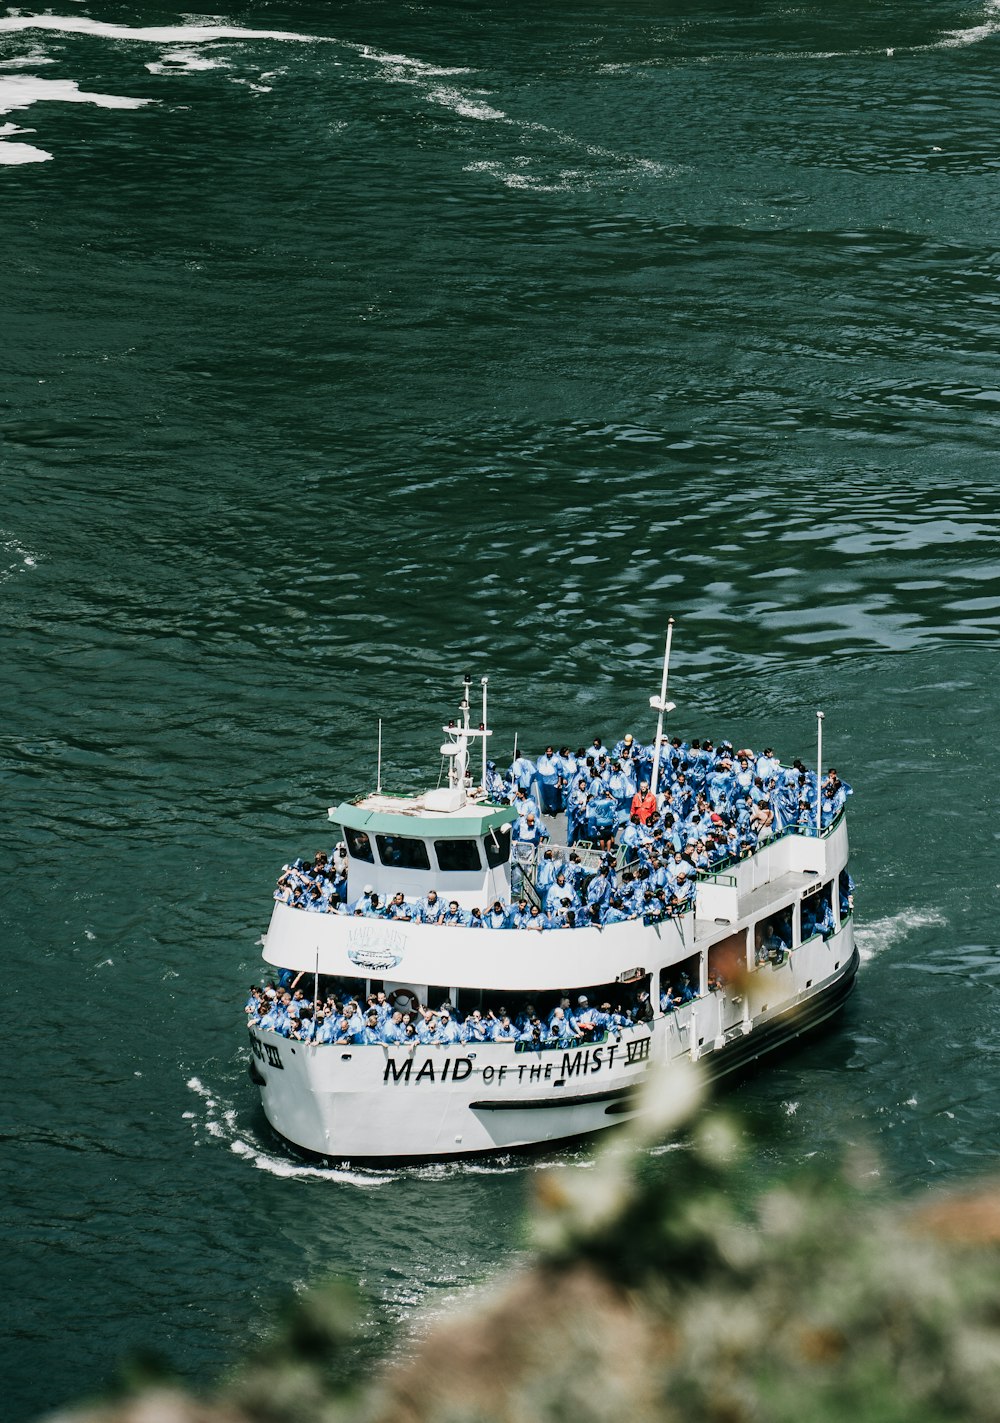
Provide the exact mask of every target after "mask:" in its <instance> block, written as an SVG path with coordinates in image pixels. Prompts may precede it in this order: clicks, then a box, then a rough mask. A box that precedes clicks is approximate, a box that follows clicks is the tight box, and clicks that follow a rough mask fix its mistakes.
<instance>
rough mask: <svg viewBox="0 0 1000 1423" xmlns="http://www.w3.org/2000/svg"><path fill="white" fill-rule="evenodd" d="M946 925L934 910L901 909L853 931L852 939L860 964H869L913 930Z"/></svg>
mask: <svg viewBox="0 0 1000 1423" xmlns="http://www.w3.org/2000/svg"><path fill="white" fill-rule="evenodd" d="M946 923H947V920H946V919H945V917H944V915H943V914H941V913H939V912H938V910H936V909H901V910H900V911H899V913H898V914H890V915H887V916H886V918H884V919H872V920H870V921H869V922H868V923H867V924H863V925H861V926H859V927H858V928H856V929H855V931H854V937H855V940H856V942H857V945H858V953H859V954H860V957H861V962H862V963H869V962H870V961H871V960H872V959H873V958H875V957H876V956H877V955H878V954H880V953H882V952H883V950H885V949H887V948H889V947H890V946H891V945H892V944H895V943H898V942H899V940H900V939H905V938H906V936H907V934H912V933H913V931H914V930H915V929H931V928H936V927H939V926H942V925H944V924H946Z"/></svg>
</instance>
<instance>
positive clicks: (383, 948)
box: [347, 924, 406, 973]
mask: <svg viewBox="0 0 1000 1423" xmlns="http://www.w3.org/2000/svg"><path fill="white" fill-rule="evenodd" d="M405 948H406V935H405V934H401V933H400V932H399V930H398V929H393V928H391V927H389V926H388V925H384V924H358V925H356V926H353V927H352V929H351V932H350V933H349V934H348V936H347V957H348V958H349V959H350V960H351V963H356V964H357V965H358V966H359V967H360V968H370V969H374V970H375V972H377V973H382V972H385V970H386V969H390V968H395V967H396V965H397V964H398V963H399V962H400V961H401V960H402V957H403V950H404V949H405Z"/></svg>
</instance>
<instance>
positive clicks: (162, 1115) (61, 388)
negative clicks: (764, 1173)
mask: <svg viewBox="0 0 1000 1423" xmlns="http://www.w3.org/2000/svg"><path fill="white" fill-rule="evenodd" d="M62 8H64V9H65V10H66V11H67V12H70V13H68V15H67V18H66V20H65V21H64V27H63V28H62V29H60V28H57V27H54V28H53V27H50V28H48V29H41V30H39V29H30V28H26V27H25V25H24V22H23V20H18V21H16V22H15V23H12V24H8V25H6V26H5V25H4V24H3V22H2V21H0V108H2V109H4V110H6V112H4V113H2V114H0V128H2V127H3V125H5V124H10V125H13V126H15V127H16V128H18V129H21V130H26V131H25V132H20V133H12V132H7V133H6V135H5V136H0V231H2V233H3V237H4V248H3V251H4V260H3V279H2V284H0V338H2V339H0V363H2V376H3V379H2V383H0V476H2V488H3V495H4V498H3V504H2V507H0V606H2V614H3V622H4V629H5V638H4V643H5V658H4V677H3V681H2V712H3V716H2V723H0V726H2V737H3V760H2V774H3V780H2V790H3V800H2V805H3V820H2V830H0V843H2V857H3V858H2V864H3V869H4V872H5V873H4V878H3V886H4V897H3V901H2V911H0V913H2V921H0V929H2V938H0V942H2V944H3V948H4V950H5V958H6V967H7V981H8V989H7V992H8V998H7V1002H8V1011H7V1014H6V1027H7V1032H6V1035H5V1055H6V1061H7V1067H8V1073H7V1090H6V1092H5V1093H4V1097H3V1108H2V1114H3V1118H2V1132H3V1139H4V1181H5V1191H4V1196H3V1202H4V1204H3V1216H2V1223H3V1232H4V1241H5V1245H6V1249H7V1263H8V1276H7V1279H8V1285H7V1290H6V1292H5V1306H6V1307H5V1315H6V1323H7V1327H6V1329H5V1331H4V1333H5V1339H6V1342H7V1350H6V1351H5V1352H6V1354H7V1358H6V1361H5V1362H6V1365H7V1367H6V1375H7V1377H6V1380H5V1384H6V1388H5V1401H6V1403H7V1406H8V1411H9V1416H10V1417H12V1418H13V1419H15V1420H17V1419H22V1418H25V1417H28V1416H30V1415H32V1414H35V1413H37V1412H38V1411H40V1410H41V1409H42V1408H43V1407H44V1406H48V1405H55V1404H58V1403H60V1402H62V1401H64V1400H65V1399H67V1398H70V1397H74V1396H76V1395H78V1394H79V1392H80V1391H81V1390H85V1389H89V1388H92V1387H96V1386H98V1385H99V1384H101V1383H102V1382H103V1381H104V1380H106V1379H107V1377H108V1376H109V1374H110V1373H111V1371H112V1370H113V1368H114V1364H115V1361H116V1360H117V1359H118V1358H119V1357H120V1355H121V1354H122V1352H123V1351H125V1350H127V1349H129V1348H132V1347H136V1346H138V1345H149V1344H153V1345H155V1346H156V1347H158V1348H159V1349H161V1350H162V1351H163V1352H164V1353H165V1354H166V1355H167V1356H168V1358H169V1359H170V1360H172V1361H173V1363H174V1364H175V1365H176V1366H177V1367H179V1368H180V1369H182V1370H183V1371H185V1372H186V1373H187V1374H189V1375H190V1376H192V1377H194V1378H196V1379H198V1380H204V1379H206V1378H208V1377H211V1376H212V1374H213V1373H215V1372H216V1371H217V1370H219V1369H220V1368H221V1367H223V1366H224V1365H225V1364H226V1363H227V1362H228V1361H229V1360H230V1358H231V1357H232V1356H233V1355H234V1353H235V1352H236V1351H237V1350H238V1349H239V1348H240V1347H241V1345H242V1344H243V1343H244V1341H245V1340H246V1339H247V1337H248V1336H254V1335H256V1334H257V1333H258V1332H259V1331H260V1330H261V1328H262V1327H263V1321H264V1320H265V1319H266V1315H267V1310H268V1308H269V1307H270V1306H271V1303H272V1301H273V1300H274V1299H275V1297H276V1296H277V1295H278V1294H279V1293H280V1292H281V1291H282V1290H287V1289H289V1288H291V1289H296V1288H299V1287H300V1286H301V1285H302V1284H303V1282H305V1281H306V1280H308V1279H311V1278H314V1277H316V1276H317V1275H319V1274H321V1273H323V1272H328V1271H332V1272H342V1273H345V1274H347V1275H348V1276H350V1277H351V1278H354V1279H359V1280H360V1281H361V1284H362V1288H363V1290H364V1292H365V1296H366V1299H367V1300H368V1301H369V1306H370V1337H371V1340H372V1346H373V1347H392V1344H391V1340H392V1339H393V1338H394V1337H395V1332H394V1326H395V1324H396V1322H397V1321H400V1320H410V1319H412V1318H413V1317H414V1314H415V1307H416V1306H418V1305H426V1306H428V1307H429V1308H431V1309H432V1310H436V1309H438V1308H440V1307H441V1306H442V1304H443V1302H444V1301H445V1300H447V1299H450V1298H452V1297H453V1296H454V1295H455V1294H456V1293H457V1292H458V1291H459V1290H460V1289H461V1288H462V1287H463V1286H465V1285H467V1284H469V1283H470V1282H474V1281H477V1280H481V1279H484V1278H488V1277H489V1276H490V1275H491V1274H493V1273H494V1272H495V1271H496V1270H497V1269H498V1268H499V1267H501V1266H502V1265H503V1264H504V1263H505V1262H506V1261H507V1260H509V1259H510V1258H511V1255H512V1253H513V1252H514V1251H516V1250H517V1248H518V1247H519V1243H520V1239H521V1237H520V1234H519V1225H518V1222H519V1219H520V1212H521V1208H522V1204H523V1201H524V1198H525V1194H526V1191H529V1190H530V1188H531V1185H532V1182H533V1180H534V1178H535V1171H534V1167H533V1166H530V1165H524V1164H521V1163H516V1162H501V1163H499V1164H498V1165H496V1166H493V1167H482V1166H478V1167H475V1168H472V1167H469V1166H464V1167H463V1166H455V1167H448V1168H427V1169H424V1170H420V1171H415V1172H406V1173H403V1172H398V1173H387V1174H385V1175H381V1176H380V1175H375V1174H372V1173H364V1172H358V1173H349V1172H336V1171H322V1170H315V1169H303V1168H302V1167H301V1165H300V1164H299V1163H296V1162H295V1161H294V1160H293V1159H292V1158H290V1157H289V1156H288V1155H287V1154H285V1153H284V1152H283V1151H282V1149H281V1147H280V1146H279V1145H278V1144H277V1143H276V1142H275V1141H274V1139H273V1138H272V1137H271V1136H270V1135H269V1133H268V1131H267V1128H266V1125H265V1123H264V1122H263V1119H262V1117H261V1115H260V1112H259V1109H258V1107H257V1106H256V1105H255V1094H254V1091H253V1089H252V1086H251V1084H250V1082H249V1080H248V1078H247V1076H246V1068H245V1061H244V1056H245V1052H244V1034H243V1030H242V1027H241V1019H240V1011H239V1010H240V1006H241V1004H242V1001H243V997H244V994H245V987H246V984H247V982H248V981H249V980H250V979H251V978H252V977H254V976H255V975H256V971H257V968H256V966H257V963H258V958H257V955H258V949H257V948H256V946H255V941H256V939H257V938H258V936H259V934H260V933H261V931H262V929H263V928H264V926H265V924H266V920H267V916H268V913H269V909H270V901H269V896H270V889H271V885H272V881H273V877H274V875H275V873H276V871H277V869H278V868H279V867H280V865H281V863H282V862H283V861H284V860H285V859H286V858H287V857H288V855H289V854H292V853H300V852H308V851H312V850H314V849H316V848H318V847H319V846H320V845H322V844H325V843H326V842H327V840H328V838H329V837H328V834H327V830H326V829H325V828H324V812H325V807H326V806H328V805H331V804H334V803H335V802H336V801H337V799H338V798H339V797H340V796H341V795H343V794H349V793H352V792H354V791H356V790H358V789H362V788H365V787H367V786H368V785H369V784H370V782H371V780H372V779H373V775H374V739H375V725H376V719H377V717H378V716H380V715H381V716H382V717H383V718H384V722H385V729H386V744H387V754H386V767H387V770H386V778H387V780H388V782H389V783H390V784H396V785H400V786H405V785H411V784H413V783H414V781H417V782H419V781H420V780H421V779H422V778H423V777H424V776H425V775H426V774H427V773H430V774H432V775H434V774H436V770H437V760H436V748H437V744H438V742H439V740H440V732H439V730H438V731H437V732H436V731H435V728H436V727H437V728H439V727H440V723H441V720H442V717H443V716H446V715H450V714H451V710H452V707H453V703H454V701H455V696H456V691H457V686H458V680H457V679H458V678H459V677H460V675H461V673H462V672H463V671H465V670H466V669H468V670H470V671H471V672H472V673H473V674H474V675H475V676H476V677H478V676H479V675H482V674H488V675H489V676H490V678H491V683H490V685H491V693H492V696H493V707H494V709H495V712H496V725H497V726H498V728H499V731H500V736H499V737H498V740H499V741H500V742H501V744H502V748H506V751H507V754H508V755H509V750H510V747H511V745H512V742H513V737H514V733H515V731H516V732H517V733H518V734H519V737H520V742H521V744H522V745H526V746H527V747H528V748H529V749H538V748H540V747H541V746H543V745H544V744H545V742H546V741H547V740H550V739H556V740H566V741H570V742H573V743H574V744H575V743H578V742H581V741H589V740H590V739H591V738H592V736H593V735H594V734H595V732H600V733H601V734H603V735H605V736H610V735H615V736H617V735H618V734H620V733H621V732H623V731H624V730H626V729H632V730H634V732H635V733H636V734H637V735H639V736H640V737H641V736H647V737H648V736H649V735H650V734H651V731H652V726H651V721H650V712H649V708H648V697H649V695H650V693H651V692H654V691H655V690H656V689H657V683H658V666H659V658H660V655H661V649H662V639H663V634H664V630H665V624H666V619H667V617H668V616H670V615H671V614H672V615H673V616H674V617H675V618H676V619H677V632H676V637H675V642H674V659H673V668H674V674H673V677H672V683H671V695H672V696H673V697H674V699H675V700H676V701H677V702H678V706H679V710H678V712H677V713H676V717H675V725H676V729H678V730H680V731H682V732H684V733H686V734H689V735H698V734H703V735H704V734H707V735H712V736H713V737H716V738H718V737H720V736H724V735H728V736H729V737H730V738H731V739H733V740H734V741H736V742H738V743H739V742H749V743H750V744H753V745H761V744H763V743H764V742H767V743H768V744H772V743H773V744H774V745H775V746H776V747H777V749H778V751H779V754H781V755H782V757H783V759H785V760H786V761H787V760H790V759H791V758H792V757H793V756H795V755H799V754H802V755H806V756H808V755H810V753H811V750H812V738H813V732H814V725H815V719H814V712H815V709H816V708H817V707H818V706H821V707H822V708H823V709H824V711H825V713H826V744H827V755H826V756H825V758H824V759H827V760H828V761H829V763H832V764H835V765H837V767H838V769H839V770H840V772H841V774H842V775H843V776H844V777H845V779H847V780H849V781H850V782H851V783H852V784H853V785H854V787H855V796H854V799H853V802H852V806H851V834H852V844H853V861H852V868H853V870H854V873H855V876H856V878H857V879H858V881H859V892H858V918H859V938H860V943H861V947H862V952H863V955H864V958H865V963H864V966H863V969H862V973H861V976H860V979H859V989H858V992H857V993H856V995H855V997H854V999H853V1000H852V1002H851V1003H850V1005H849V1007H848V1009H847V1011H846V1013H845V1014H844V1016H843V1018H842V1020H841V1021H840V1023H839V1025H838V1027H837V1028H836V1029H835V1030H834V1031H833V1032H832V1033H831V1034H830V1035H829V1036H827V1037H826V1038H825V1039H824V1040H823V1041H822V1042H820V1043H817V1044H816V1045H814V1046H812V1047H810V1048H808V1049H806V1050H805V1051H803V1052H801V1053H799V1054H797V1055H796V1056H794V1057H792V1058H789V1059H788V1060H786V1061H784V1062H782V1063H781V1064H778V1065H775V1066H774V1067H773V1068H772V1069H769V1070H768V1071H767V1072H765V1073H763V1074H761V1075H760V1076H759V1077H758V1078H756V1079H755V1080H754V1081H752V1082H751V1083H749V1084H748V1085H747V1086H745V1087H744V1088H742V1089H741V1090H740V1094H739V1095H740V1098H741V1100H742V1101H743V1102H744V1103H745V1104H746V1105H747V1106H748V1108H749V1109H750V1110H751V1111H752V1112H754V1113H762V1112H766V1111H767V1110H768V1109H769V1108H771V1107H773V1108H774V1109H776V1110H777V1112H778V1113H779V1114H781V1115H782V1118H783V1120H785V1121H786V1123H787V1128H788V1130H787V1135H786V1137H785V1139H784V1140H783V1141H782V1142H781V1143H780V1144H776V1145H773V1146H771V1147H769V1148H768V1151H767V1153H766V1159H765V1160H763V1161H760V1162H757V1163H755V1164H754V1167H753V1169H755V1170H758V1169H760V1170H764V1169H766V1170H776V1171H784V1170H791V1169H794V1167H795V1166H796V1165H797V1164H798V1163H800V1162H802V1161H804V1160H806V1159H807V1158H814V1157H815V1156H819V1157H820V1158H828V1159H829V1160H830V1161H831V1162H833V1161H835V1160H837V1159H838V1158H839V1156H840V1154H841V1152H842V1150H843V1148H844V1146H845V1144H848V1143H852V1142H859V1143H870V1144H871V1145H872V1147H873V1148H874V1151H875V1152H876V1153H877V1157H878V1160H879V1163H880V1164H879V1166H878V1168H877V1169H878V1170H880V1172H881V1176H880V1177H879V1178H878V1179H879V1180H880V1181H881V1182H883V1183H886V1184H888V1185H890V1186H891V1187H894V1188H902V1189H906V1190H917V1189H921V1188H923V1187H925V1186H926V1185H928V1184H931V1183H938V1182H947V1181H950V1180H954V1179H956V1178H958V1177H961V1176H963V1175H966V1174H968V1173H971V1172H974V1171H978V1170H981V1169H984V1168H988V1167H990V1166H992V1165H994V1164H995V1157H996V1154H997V1132H996V1111H995V1105H994V1102H995V1098H996V1094H997V1092H998V1090H1000V1039H998V1033H997V1027H998V1012H997V1011H996V1010H997V1006H998V1005H996V1004H995V1003H994V998H995V997H996V990H997V984H998V962H997V948H996V944H997V934H996V929H995V915H994V906H995V902H996V892H997V830H996V820H995V803H996V795H995V783H996V774H995V771H994V769H993V762H994V741H995V728H996V724H997V710H998V701H1000V679H998V677H997V628H998V620H1000V587H998V575H1000V543H998V533H1000V529H998V513H1000V492H998V481H997V475H996V457H995V450H996V446H997V439H998V417H1000V389H998V378H997V368H996V350H997V338H998V304H1000V255H998V247H997V238H996V218H995V193H996V181H997V170H998V167H1000V158H998V156H997V151H996V143H995V129H996V123H995V119H996V103H997V84H996V72H997V64H998V61H1000V10H998V9H997V7H996V6H995V5H994V6H993V7H992V8H991V7H989V6H984V5H983V4H982V3H978V4H964V5H963V4H960V3H933V4H928V5H923V6H921V7H919V8H918V7H913V6H904V5H902V4H899V3H896V2H895V0H890V3H885V4H882V5H879V6H877V7H872V6H870V5H860V4H846V5H841V6H837V7H830V6H820V5H818V4H806V5H800V6H796V7H794V8H792V7H788V6H785V5H782V4H777V3H772V4H760V5H758V6H755V7H754V8H753V10H752V12H746V11H745V10H742V9H740V8H739V7H735V6H732V5H730V6H727V5H724V4H721V3H720V4H706V3H690V4H685V3H681V4H675V5H673V6H670V7H667V6H661V5H655V4H652V3H637V4H634V5H632V6H630V7H628V8H627V9H626V10H622V9H620V8H616V7H609V6H607V5H601V6H598V5H596V4H581V3H568V4H566V5H562V6H559V7H556V8H555V9H553V11H552V13H551V14H546V13H544V7H543V10H542V11H539V8H538V7H537V6H535V7H531V6H521V5H517V4H512V5H504V6H488V5H468V4H458V3H451V4H434V5H430V4H423V5H421V4H410V5H402V4H389V3H382V4H375V3H367V4H365V3H361V4H351V5H346V4H326V5H320V4H318V3H313V4H305V3H303V4H299V5H296V4H281V5H279V4H259V5H256V6H247V7H243V8H240V9H239V10H237V11H233V12H230V13H227V14H226V15H223V16H216V17H214V18H213V19H211V20H208V21H205V22H204V23H206V24H213V25H220V24H221V25H227V26H233V27H238V28H241V29H243V30H247V29H253V30H257V31H271V32H275V31H281V32H286V36H287V37H286V38H282V39H277V38H266V37H259V38H247V37H246V36H245V35H244V36H243V37H239V36H237V37H228V38H220V37H215V38H211V37H206V36H205V35H198V34H192V32H191V30H190V25H191V23H192V22H191V21H190V20H189V19H188V18H186V16H185V13H184V12H182V11H180V10H177V9H172V8H170V7H169V6H162V7H159V8H157V9H155V10H153V9H151V8H148V7H145V6H144V7H141V10H140V7H137V6H128V5H121V4H117V5H116V4H108V5H105V6H100V7H98V6H96V5H93V4H87V5H86V6H79V5H75V4H74V5H72V6H70V5H66V6H64V7H62ZM87 17H89V18H90V19H91V20H93V21H96V22H99V23H100V25H103V26H105V27H106V26H112V27H116V26H118V27H126V28H125V29H114V28H112V29H110V30H109V29H107V28H105V29H103V30H102V29H100V28H98V29H96V30H95V28H94V26H93V25H90V26H89V27H88V25H87V24H86V23H85V21H86V19H87ZM66 25H69V26H71V27H75V28H70V29H67V28H65V26H66ZM139 25H143V26H160V27H166V28H165V31H164V33H162V34H153V35H152V36H147V37H146V38H142V37H136V36H135V35H134V34H131V35H130V34H129V32H128V27H131V28H134V27H136V26H139ZM171 27H172V28H171ZM890 49H891V50H892V51H893V54H892V55H888V54H887V53H886V51H887V50H890ZM12 81H14V82H12ZM74 85H75V86H76V88H75V89H74V87H73V86H74ZM53 86H55V87H53ZM81 96H90V98H89V99H87V98H83V100H82V101H80V100H81ZM94 96H97V97H96V99H95V97H94ZM123 99H128V100H143V101H147V102H144V103H142V104H141V105H137V106H132V107H122V106H121V104H120V102H115V103H111V102H110V101H111V100H114V101H121V100H123ZM18 145H19V147H17V146H18ZM25 150H28V151H27V152H25ZM46 154H47V155H50V156H49V157H47V158H45V157H44V155H46ZM12 155H13V158H17V159H18V160H21V161H17V162H14V161H12ZM39 155H42V156H39Z"/></svg>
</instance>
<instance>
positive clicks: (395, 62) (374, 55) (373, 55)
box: [342, 40, 475, 82]
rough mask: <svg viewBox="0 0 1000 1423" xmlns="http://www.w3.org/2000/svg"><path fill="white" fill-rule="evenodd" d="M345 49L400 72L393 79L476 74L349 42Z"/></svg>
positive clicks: (466, 69)
mask: <svg viewBox="0 0 1000 1423" xmlns="http://www.w3.org/2000/svg"><path fill="white" fill-rule="evenodd" d="M342 44H343V47H344V49H352V50H354V52H355V54H360V55H361V57H362V59H370V60H371V61H372V63H374V64H381V65H384V66H385V68H386V69H389V70H398V71H399V73H398V75H394V76H393V77H396V78H399V79H401V80H410V81H411V82H412V81H413V80H414V79H420V78H423V79H446V78H449V77H450V76H451V75H453V74H474V73H475V70H473V69H468V68H466V67H464V66H459V65H443V64H428V63H427V62H426V60H423V59H413V58H412V57H411V56H410V55H408V54H391V53H389V51H388V50H384V49H373V48H372V46H371V45H368V44H352V43H351V42H350V41H348V40H344V41H342Z"/></svg>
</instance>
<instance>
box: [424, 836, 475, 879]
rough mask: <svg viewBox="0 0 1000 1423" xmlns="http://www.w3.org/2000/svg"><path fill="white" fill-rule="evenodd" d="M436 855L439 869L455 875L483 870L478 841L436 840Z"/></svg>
mask: <svg viewBox="0 0 1000 1423" xmlns="http://www.w3.org/2000/svg"><path fill="white" fill-rule="evenodd" d="M434 853H435V855H437V862H438V866H439V868H440V869H442V870H444V871H447V872H450V873H453V874H454V873H458V872H460V871H462V870H481V869H482V868H483V862H482V860H481V859H480V857H479V842H478V840H435V841H434Z"/></svg>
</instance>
